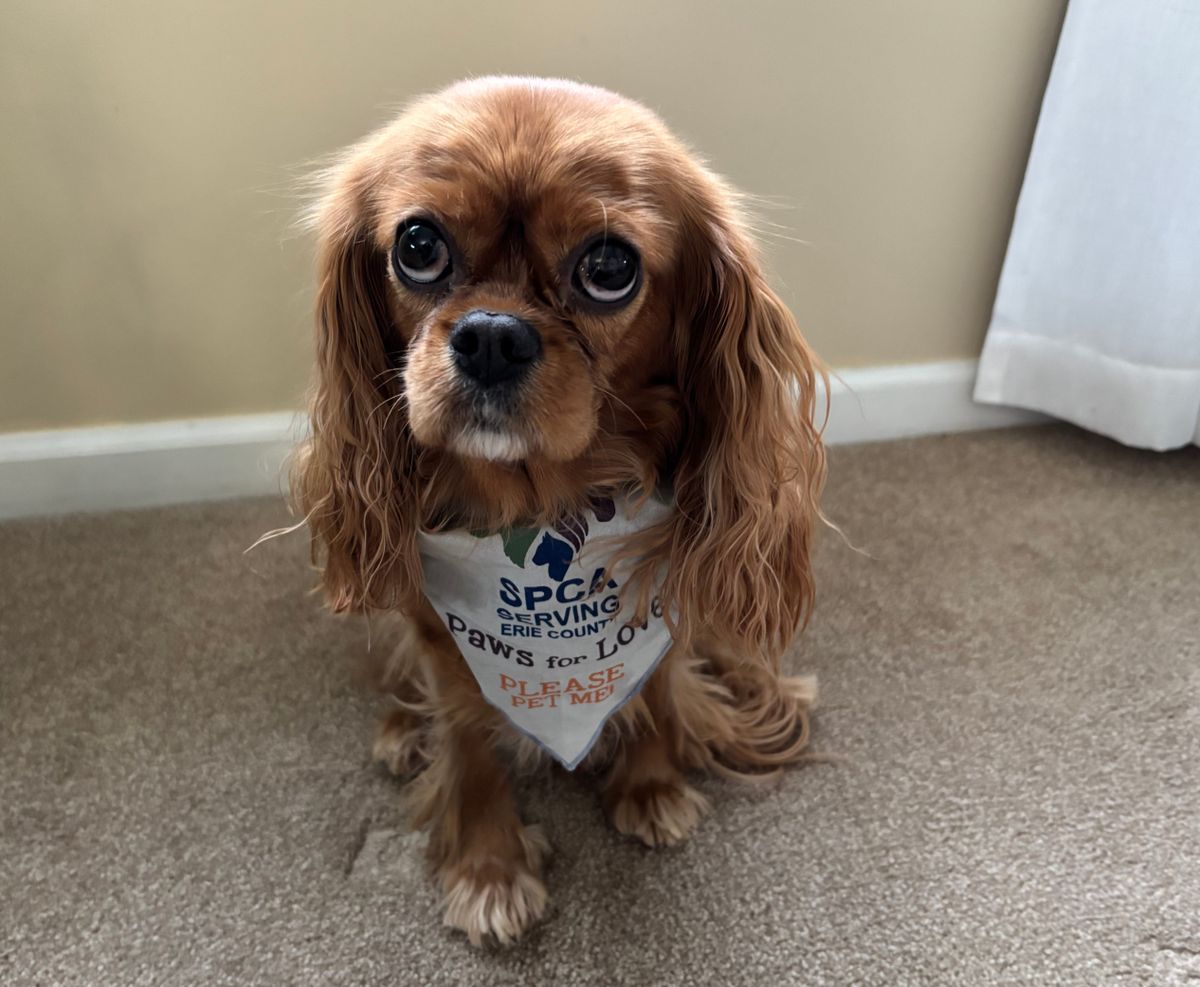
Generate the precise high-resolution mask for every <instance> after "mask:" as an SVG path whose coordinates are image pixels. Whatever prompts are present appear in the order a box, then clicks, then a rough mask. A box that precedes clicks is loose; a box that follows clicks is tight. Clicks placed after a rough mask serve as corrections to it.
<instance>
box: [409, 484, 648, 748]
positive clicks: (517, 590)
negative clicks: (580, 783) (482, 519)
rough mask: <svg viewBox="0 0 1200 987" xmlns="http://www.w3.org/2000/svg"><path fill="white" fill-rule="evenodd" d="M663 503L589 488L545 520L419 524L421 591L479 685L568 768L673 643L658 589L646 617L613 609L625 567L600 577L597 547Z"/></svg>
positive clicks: (606, 548)
mask: <svg viewBox="0 0 1200 987" xmlns="http://www.w3.org/2000/svg"><path fill="white" fill-rule="evenodd" d="M668 513H669V508H667V507H666V506H664V505H663V504H661V503H659V502H658V501H648V502H647V503H646V504H644V505H643V506H642V507H641V508H640V509H639V510H638V511H637V515H636V517H630V516H629V508H628V505H627V504H625V503H624V502H622V503H620V504H619V505H614V503H613V501H612V500H608V499H599V498H598V499H596V500H594V501H593V504H592V508H591V510H589V511H587V512H585V513H584V514H581V515H578V516H576V517H570V518H566V519H564V520H563V521H560V522H559V523H557V524H556V525H554V526H553V527H548V528H513V529H511V530H509V531H505V532H503V533H501V534H493V535H484V536H476V535H472V534H470V533H468V532H465V531H448V532H442V533H436V534H429V533H424V532H422V533H421V535H420V549H421V561H422V563H423V567H424V571H425V595H426V596H427V597H428V598H429V600H430V602H431V603H432V604H433V608H434V609H435V610H436V611H437V614H438V616H439V617H440V618H441V619H442V622H443V623H444V624H445V625H446V628H447V629H448V630H449V631H450V634H451V636H452V637H453V638H454V642H455V644H457V645H458V648H459V650H460V651H461V652H462V654H463V657H464V658H466V660H467V664H468V665H469V666H470V668H471V671H472V672H473V673H474V675H475V678H476V680H477V681H478V682H479V688H480V689H481V690H482V691H483V695H484V696H485V697H486V698H487V700H488V702H490V703H491V704H492V705H493V706H495V707H496V708H497V709H499V710H500V711H501V712H502V713H504V715H505V716H506V717H508V720H509V722H510V723H512V725H513V726H515V727H516V728H517V729H518V730H520V731H521V732H522V733H524V734H526V735H527V736H529V737H530V738H532V739H533V740H534V741H536V742H537V743H538V744H539V745H541V746H542V747H543V748H545V749H546V750H547V751H549V752H550V753H551V754H553V755H554V756H555V757H556V758H558V760H559V761H561V762H562V763H563V765H564V766H565V767H566V768H567V770H568V771H570V770H574V768H575V767H576V765H578V764H579V762H580V761H582V760H583V758H584V756H585V755H586V754H587V752H588V751H589V750H591V748H592V745H593V744H595V742H596V740H597V738H598V737H599V736H600V729H601V727H603V726H604V722H605V720H607V719H608V718H609V717H610V716H612V715H613V713H615V712H616V711H617V710H618V709H620V708H621V707H622V706H623V705H625V703H626V702H628V701H629V700H630V699H631V698H633V697H634V696H636V695H637V693H638V690H639V689H641V687H642V685H643V684H644V683H645V682H646V680H647V679H648V678H649V676H650V673H651V672H652V671H653V670H654V667H655V665H657V664H658V660H659V659H660V658H661V657H662V656H663V655H664V654H665V653H666V651H667V648H669V647H670V645H671V638H670V634H669V633H668V631H667V627H666V624H665V623H664V622H663V619H662V611H661V610H660V609H659V606H658V601H657V600H655V601H654V605H653V606H652V608H651V615H650V616H649V618H648V619H647V622H646V623H645V624H644V625H643V624H637V625H634V624H629V623H624V622H620V621H619V620H618V619H617V618H616V617H615V614H616V612H617V607H618V587H619V585H620V581H621V578H622V575H623V568H624V567H622V566H618V567H617V570H616V572H614V573H611V574H610V575H609V577H608V579H607V580H606V579H605V578H604V569H605V561H606V559H605V557H604V555H603V554H602V553H611V552H612V550H613V548H614V547H615V545H614V543H613V542H612V541H610V539H611V536H614V535H617V536H621V535H627V534H630V533H632V532H634V531H638V530H641V529H644V528H647V527H649V526H650V525H652V524H654V523H655V522H657V521H660V520H662V519H663V518H664V517H665V516H666V515H667V514H668ZM597 542H599V544H596V543H597Z"/></svg>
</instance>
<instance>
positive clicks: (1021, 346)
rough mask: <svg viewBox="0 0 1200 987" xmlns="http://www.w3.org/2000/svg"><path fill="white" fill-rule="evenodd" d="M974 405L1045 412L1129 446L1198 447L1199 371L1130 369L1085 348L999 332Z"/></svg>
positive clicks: (993, 334)
mask: <svg viewBox="0 0 1200 987" xmlns="http://www.w3.org/2000/svg"><path fill="white" fill-rule="evenodd" d="M975 400H976V401H979V402H981V403H984V404H1007V405H1014V406H1016V407H1019V408H1029V409H1031V410H1033V411H1041V412H1044V413H1046V414H1049V415H1053V416H1054V417H1056V418H1062V419H1065V420H1066V421H1069V422H1072V423H1073V424H1075V425H1079V426H1082V427H1083V428H1086V429H1090V430H1091V431H1093V432H1099V433H1100V434H1101V435H1107V436H1108V437H1109V438H1112V439H1116V440H1117V441H1118V442H1122V443H1124V444H1125V445H1129V446H1137V447H1138V448H1142V449H1154V450H1156V451H1159V452H1162V451H1164V450H1167V449H1176V448H1179V447H1180V446H1186V445H1190V444H1192V443H1196V444H1200V368H1185V369H1172V368H1168V367H1151V366H1146V365H1144V364H1138V363H1130V362H1129V361H1126V360H1120V359H1117V358H1115V357H1111V356H1107V355H1106V354H1104V353H1100V352H1097V351H1096V350H1093V349H1090V348H1088V347H1085V346H1079V345H1076V344H1072V343H1063V342H1059V341H1057V340H1052V339H1046V338H1044V337H1041V336H1034V335H1031V334H1029V333H1023V332H1019V331H1014V330H1010V329H1000V330H998V329H996V328H995V327H993V328H992V329H991V331H990V332H989V333H988V335H987V339H986V340H985V341H984V346H983V353H982V355H981V357H980V360H979V376H978V377H977V378H976V381H975Z"/></svg>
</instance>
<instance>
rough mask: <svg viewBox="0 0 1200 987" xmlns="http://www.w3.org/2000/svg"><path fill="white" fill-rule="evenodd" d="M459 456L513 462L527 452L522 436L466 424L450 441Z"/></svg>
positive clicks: (526, 443) (527, 444) (507, 431)
mask: <svg viewBox="0 0 1200 987" xmlns="http://www.w3.org/2000/svg"><path fill="white" fill-rule="evenodd" d="M450 447H451V448H452V449H453V450H454V451H455V452H457V453H458V454H459V455H460V456H470V457H473V458H475V459H486V460H488V461H490V462H493V463H513V462H516V461H518V460H520V459H524V458H525V456H526V455H528V453H529V443H528V441H527V440H526V439H525V437H524V436H521V435H518V434H517V433H516V432H512V431H509V430H507V429H496V428H491V427H486V426H478V425H468V426H467V427H465V428H463V429H462V430H461V431H460V432H459V433H458V435H456V436H455V437H454V439H453V440H452V441H451V443H450Z"/></svg>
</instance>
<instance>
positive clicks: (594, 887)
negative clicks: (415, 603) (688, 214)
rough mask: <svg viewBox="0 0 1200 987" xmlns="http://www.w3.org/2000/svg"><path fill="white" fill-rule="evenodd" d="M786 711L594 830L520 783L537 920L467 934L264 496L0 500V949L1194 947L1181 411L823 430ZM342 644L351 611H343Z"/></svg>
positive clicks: (1181, 959)
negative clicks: (40, 504) (1104, 423)
mask: <svg viewBox="0 0 1200 987" xmlns="http://www.w3.org/2000/svg"><path fill="white" fill-rule="evenodd" d="M831 463H832V471H831V477H830V483H829V488H828V495H827V498H826V507H827V510H828V513H829V514H830V516H831V518H832V520H833V521H835V522H836V523H837V524H838V525H839V526H840V527H841V529H842V530H843V531H844V532H845V534H846V538H847V539H848V540H849V542H851V543H853V545H854V546H857V549H858V550H857V551H856V550H853V549H852V548H851V547H850V546H849V545H848V544H847V542H846V541H844V540H842V539H841V538H840V537H838V536H837V535H836V534H834V533H833V532H828V531H827V532H825V534H824V535H823V537H822V542H821V548H820V553H819V559H818V593H819V597H818V603H817V610H816V613H815V616H814V619H813V622H812V624H811V626H810V628H809V630H808V632H807V633H806V634H805V635H804V636H803V638H802V639H801V641H800V642H799V644H798V645H797V647H796V648H795V649H794V651H793V653H792V654H791V655H790V656H789V660H788V665H789V669H790V670H792V671H796V672H815V673H816V674H817V675H818V676H819V679H820V684H821V690H822V692H821V701H820V704H819V707H818V709H817V712H816V715H815V719H814V733H813V747H814V749H816V750H818V751H822V752H826V753H829V754H831V755H835V757H834V758H833V759H832V760H830V761H828V762H825V763H818V764H812V765H808V766H804V767H802V768H800V769H797V770H794V771H791V772H790V773H788V774H787V775H786V776H785V777H784V779H783V780H782V781H781V782H780V783H779V784H778V785H776V786H775V787H773V788H770V789H767V790H758V789H747V788H744V787H739V786H736V785H732V784H729V783H725V782H716V781H705V782H703V783H701V787H702V789H703V791H704V792H705V793H706V794H707V795H708V796H709V797H710V798H711V799H712V801H713V803H714V809H713V812H712V814H711V815H710V817H709V818H707V819H706V820H705V821H704V822H703V823H702V824H701V826H700V828H699V830H698V831H697V833H696V834H695V836H694V837H693V838H692V839H691V840H690V841H689V842H688V843H686V844H685V845H683V846H681V847H679V848H676V849H673V850H668V851H650V850H646V849H643V848H642V847H640V846H639V845H636V844H634V843H631V842H629V841H627V840H624V839H622V838H620V837H619V836H617V835H616V834H615V833H614V832H613V831H612V830H611V829H609V828H608V827H607V826H606V824H605V822H604V819H603V816H602V814H601V811H600V808H599V806H598V803H597V799H596V797H595V793H594V790H593V788H592V787H591V786H590V785H589V784H586V783H585V782H584V780H583V779H579V778H576V777H573V776H571V775H567V774H565V773H563V772H561V771H550V770H548V771H546V772H544V773H540V774H536V775H534V776H532V777H529V778H527V779H525V780H523V781H522V783H521V796H522V801H523V805H524V807H525V811H526V815H527V818H528V819H530V820H533V821H537V822H539V823H541V824H542V826H543V827H544V828H545V830H546V833H547V835H548V836H549V838H550V840H551V842H552V843H553V845H554V856H553V860H552V863H551V866H550V870H549V872H548V874H547V883H548V886H549V890H550V895H551V908H550V914H549V916H548V918H547V920H546V921H545V922H544V923H543V924H542V925H540V926H539V927H538V928H536V929H535V930H534V931H533V932H532V933H531V934H530V935H529V936H528V937H527V939H525V940H524V941H523V942H522V943H521V944H519V945H518V946H516V947H513V948H510V949H490V950H484V951H478V950H474V949H472V948H470V947H469V946H468V945H467V943H466V941H465V939H464V938H463V937H462V936H461V935H459V934H456V933H453V932H451V931H449V930H447V929H444V928H443V927H442V926H441V925H440V914H439V907H438V900H437V896H436V895H435V893H434V890H433V888H432V886H431V884H430V883H429V881H428V880H426V879H425V877H424V875H423V869H422V868H423V862H422V844H423V837H422V836H421V835H419V834H415V835H414V834H410V833H408V832H406V831H405V829H404V827H403V822H402V819H401V816H400V813H399V808H398V801H399V793H400V786H399V783H398V782H396V781H395V780H393V779H392V778H390V777H389V776H387V775H386V774H385V773H384V772H383V770H382V769H381V768H379V767H378V766H376V765H373V764H372V763H371V762H370V759H369V754H368V752H369V747H370V741H371V737H372V733H373V729H374V723H375V718H376V716H377V715H378V714H379V712H380V711H381V709H382V708H383V706H382V703H381V702H380V700H379V699H378V698H377V697H375V696H373V695H372V694H371V693H370V691H369V690H368V689H367V688H366V687H365V685H364V684H363V682H362V679H361V676H360V675H358V674H357V673H356V668H358V667H359V664H360V659H361V655H362V653H363V652H364V650H365V648H366V644H367V634H366V629H365V627H364V625H363V624H362V623H361V622H360V621H357V620H354V619H335V618H332V617H330V616H327V615H325V614H324V613H322V611H321V609H320V605H319V600H318V599H317V598H316V597H314V596H312V595H310V594H309V593H308V592H307V591H308V590H309V589H310V588H311V586H312V585H313V574H312V572H310V571H309V570H308V569H307V568H306V564H307V557H306V546H305V544H304V537H303V535H300V534H297V535H294V536H291V537H289V538H285V539H281V540H277V541H274V542H271V543H269V544H266V545H264V546H262V547H260V548H258V549H256V550H255V551H253V552H251V553H250V554H249V555H243V549H245V548H246V547H247V546H248V545H249V544H250V543H251V542H252V541H254V539H255V538H256V537H257V536H258V535H259V534H260V533H262V532H263V531H265V530H267V529H268V528H272V527H276V526H278V525H279V524H281V523H284V522H286V515H285V513H284V511H283V508H282V505H281V504H280V503H278V502H276V501H272V500H257V501H234V502H225V503H217V504H206V505H197V506H183V507H174V508H168V509H158V510H148V511H140V512H126V513H114V514H107V515H95V516H72V517H66V518H56V519H46V520H31V521H23V522H15V523H10V524H6V525H3V526H0V983H4V984H21V985H25V984H95V985H103V987H108V985H142V984H146V985H149V984H162V985H165V984H172V985H174V984H179V985H184V984H186V985H207V984H237V985H247V984H414V985H434V984H453V985H465V984H497V985H501V984H514V985H515V984H559V985H564V987H565V985H574V984H603V985H614V984H630V985H673V984H680V985H682V984H716V985H757V984H768V985H777V984H793V983H794V984H851V983H853V984H881V985H883V984H887V985H896V984H970V985H989V984H1059V983H1061V984H1087V985H1095V984H1101V983H1105V984H1107V983H1117V984H1123V983H1129V984H1142V983H1145V984H1173V983H1179V984H1183V983H1190V982H1195V981H1196V980H1197V978H1200V784H1198V783H1200V449H1195V448H1192V449H1188V450H1184V451H1180V452H1175V453H1170V454H1166V455H1156V454H1152V453H1144V452H1137V451H1133V450H1129V449H1125V448H1122V447H1120V446H1117V445H1115V444H1113V443H1110V442H1107V441H1105V440H1103V439H1100V438H1097V437H1094V436H1090V435H1087V434H1085V433H1082V432H1079V431H1076V430H1073V429H1070V428H1066V427H1058V426H1047V427H1039V428H1029V429H1015V430H1006V431H995V432H983V433H975V434H969V435H957V436H947V437H936V438H926V439H919V440H913V441H905V442H895V443H890V444H882V445H874V446H858V447H852V448H836V449H834V450H832V453H831ZM376 646H378V643H376Z"/></svg>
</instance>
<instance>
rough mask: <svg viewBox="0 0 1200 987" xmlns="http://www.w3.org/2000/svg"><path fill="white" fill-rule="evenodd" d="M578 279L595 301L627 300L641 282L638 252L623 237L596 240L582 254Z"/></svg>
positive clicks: (608, 303) (577, 285)
mask: <svg viewBox="0 0 1200 987" xmlns="http://www.w3.org/2000/svg"><path fill="white" fill-rule="evenodd" d="M575 281H576V287H577V288H578V289H579V290H580V291H582V292H583V293H584V294H585V295H587V297H588V298H590V299H591V300H592V301H594V302H601V303H603V304H606V305H611V304H613V303H615V302H621V301H624V300H625V299H627V298H629V297H631V296H632V295H633V292H634V290H635V289H636V288H637V285H638V255H637V254H636V253H634V250H633V248H632V247H630V246H627V245H626V244H624V243H622V242H621V241H620V240H613V239H612V238H610V237H606V238H604V239H602V240H597V241H596V242H595V243H593V244H592V245H591V246H590V247H588V248H587V250H585V251H584V252H583V256H582V257H580V258H579V263H578V265H576V267H575Z"/></svg>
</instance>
